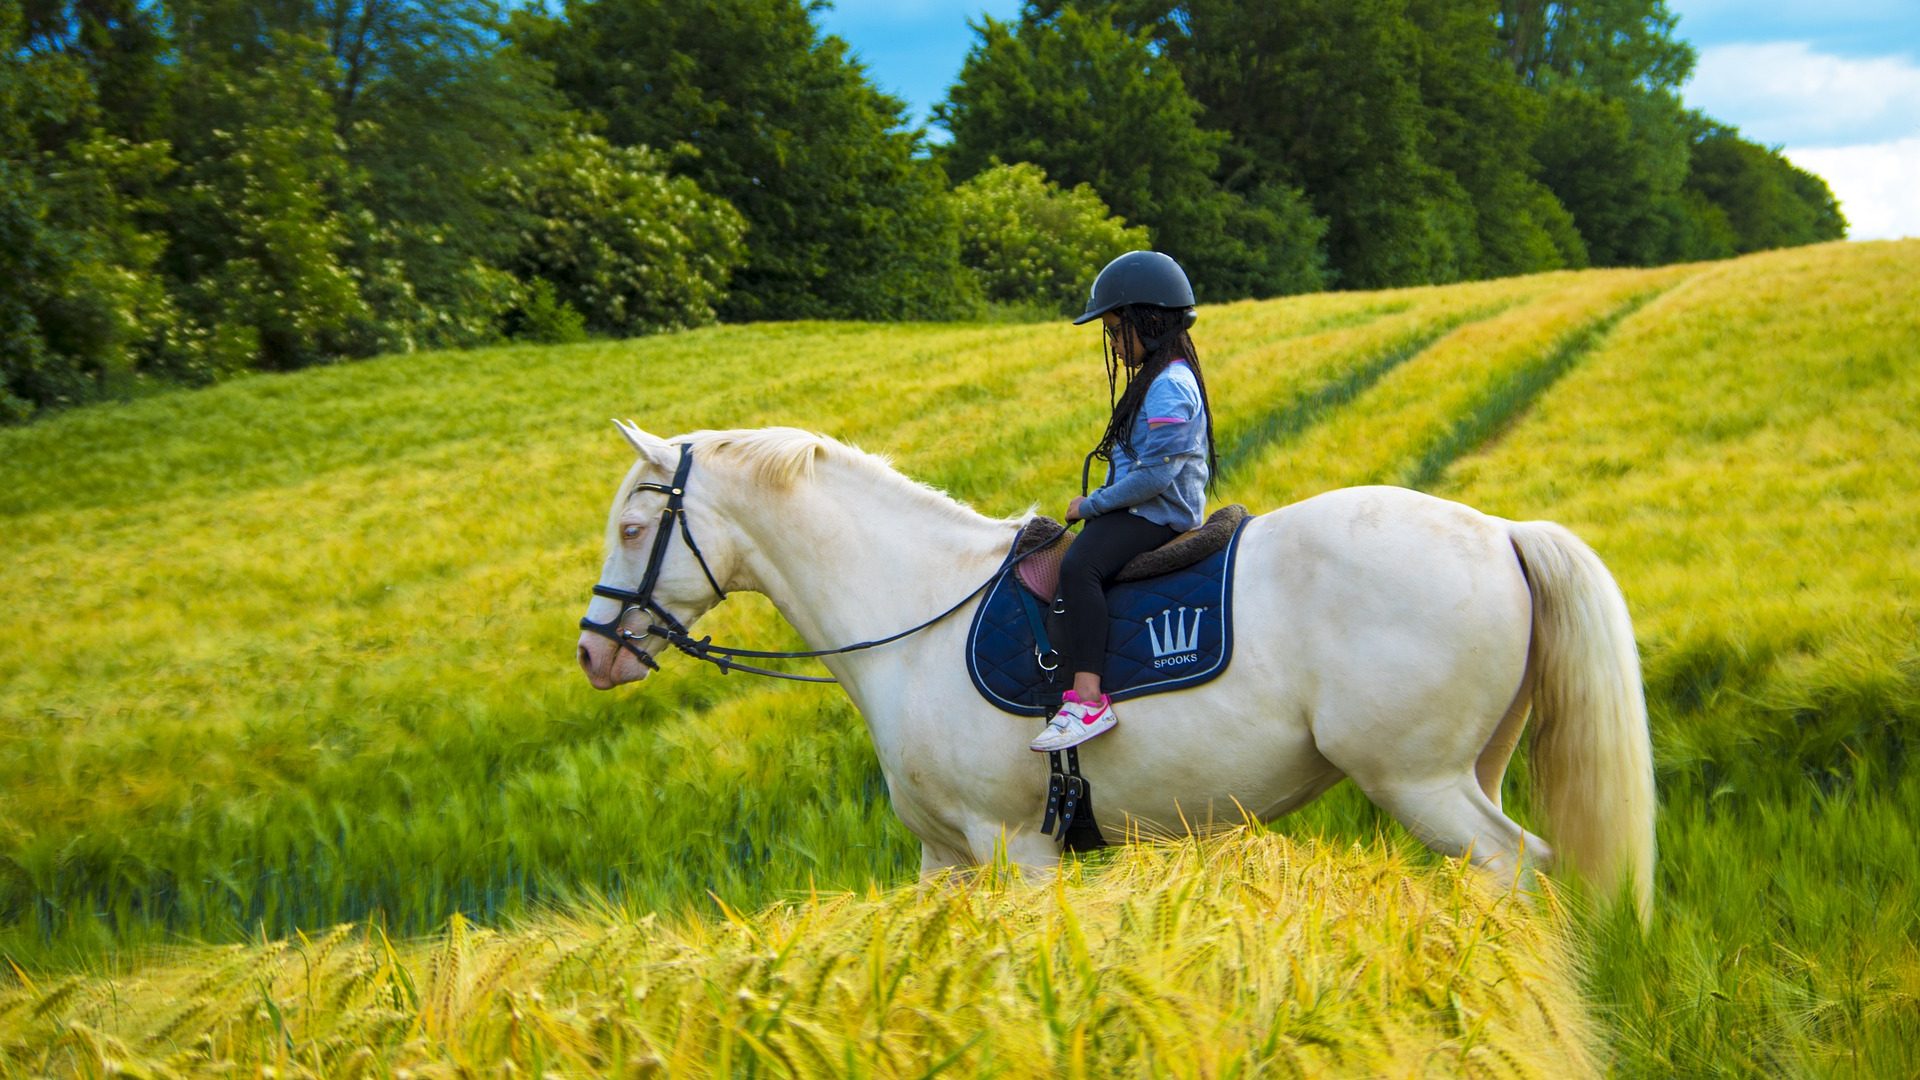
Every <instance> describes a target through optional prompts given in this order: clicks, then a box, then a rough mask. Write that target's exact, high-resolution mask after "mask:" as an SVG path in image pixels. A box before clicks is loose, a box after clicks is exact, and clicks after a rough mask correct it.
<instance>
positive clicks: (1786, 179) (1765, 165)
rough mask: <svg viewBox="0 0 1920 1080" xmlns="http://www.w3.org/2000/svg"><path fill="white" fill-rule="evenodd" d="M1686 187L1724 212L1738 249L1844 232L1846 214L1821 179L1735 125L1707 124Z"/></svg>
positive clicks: (1804, 241)
mask: <svg viewBox="0 0 1920 1080" xmlns="http://www.w3.org/2000/svg"><path fill="white" fill-rule="evenodd" d="M1687 190H1688V192H1689V193H1694V194H1697V195H1698V196H1699V197H1700V198H1701V199H1702V200H1704V201H1705V202H1707V203H1709V204H1711V205H1712V206H1713V207H1714V208H1716V209H1718V210H1719V211H1720V212H1721V213H1722V214H1723V215H1724V216H1725V219H1726V222H1727V227H1728V229H1729V231H1730V233H1731V234H1732V249H1733V251H1734V252H1736V253H1740V254H1745V253H1747V252H1750V251H1763V250H1766V249H1768V248H1777V247H1791V246H1793V245H1797V244H1811V243H1817V242H1819V241H1822V240H1838V239H1841V238H1842V237H1844V236H1845V235H1846V231H1847V223H1846V219H1845V218H1844V217H1842V216H1841V214H1840V206H1839V203H1838V202H1837V201H1835V199H1834V197H1833V191H1832V189H1830V188H1829V187H1827V182H1826V181H1825V180H1822V179H1820V178H1819V177H1817V176H1814V175H1813V174H1812V173H1809V172H1805V171H1803V170H1801V169H1799V168H1797V167H1795V166H1794V164H1793V163H1792V162H1790V161H1788V160H1787V159H1786V158H1784V157H1782V156H1781V155H1780V152H1779V151H1777V150H1769V149H1767V148H1766V147H1764V146H1761V145H1759V144H1758V143H1754V142H1749V141H1748V140H1746V139H1743V138H1741V137H1740V134H1739V131H1738V130H1737V129H1735V128H1731V127H1725V126H1722V125H1718V124H1708V125H1706V126H1705V130H1703V131H1702V133H1701V135H1700V137H1699V138H1698V139H1697V140H1696V141H1695V142H1694V144H1693V160H1692V169H1691V171H1690V172H1689V173H1688V175H1687Z"/></svg>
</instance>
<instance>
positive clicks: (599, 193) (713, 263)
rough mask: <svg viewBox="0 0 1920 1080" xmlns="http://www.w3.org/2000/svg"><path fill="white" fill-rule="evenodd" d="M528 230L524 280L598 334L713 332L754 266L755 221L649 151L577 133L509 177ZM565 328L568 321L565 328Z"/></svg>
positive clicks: (509, 197) (504, 184)
mask: <svg viewBox="0 0 1920 1080" xmlns="http://www.w3.org/2000/svg"><path fill="white" fill-rule="evenodd" d="M500 183H501V190H502V194H503V195H504V197H505V199H506V201H507V202H508V203H509V204H511V205H512V206H513V207H515V208H516V209H517V210H518V211H519V212H520V215H521V217H522V219H523V221H524V225H523V230H522V232H521V233H520V236H519V240H520V244H519V252H518V254H517V255H516V257H515V259H514V262H513V264H512V268H513V270H514V271H515V272H516V273H517V274H518V275H519V276H520V277H521V278H522V279H524V280H527V281H530V282H535V283H537V284H546V285H548V286H550V289H551V292H550V293H547V294H543V293H541V292H540V291H539V290H538V289H537V288H536V289H535V290H534V291H533V292H532V293H530V300H531V301H533V302H532V303H531V304H530V305H529V306H528V307H526V308H525V309H524V311H523V315H522V318H523V320H527V321H531V322H542V323H544V322H546V321H547V320H545V319H536V318H533V316H535V315H536V314H537V312H538V311H539V310H540V307H541V304H542V303H543V302H544V301H542V299H541V298H542V296H543V295H545V296H548V297H550V298H552V299H553V300H555V301H557V302H558V303H564V304H566V305H568V306H570V307H572V308H573V309H574V310H575V311H577V312H579V313H580V315H581V316H582V317H583V318H584V319H585V325H586V327H587V328H588V329H591V330H594V331H597V332H600V333H605V334H617V335H630V334H643V333H649V332H652V331H656V330H669V329H678V328H682V327H690V326H699V325H702V324H704V323H710V322H712V321H713V319H714V305H715V304H716V303H717V302H718V301H719V300H720V298H721V297H722V296H724V295H725V294H726V287H727V279H728V277H729V275H731V274H732V273H733V271H734V269H735V268H736V267H738V266H739V265H740V263H741V262H742V261H743V260H744V257H745V254H746V247H745V244H744V243H743V242H742V236H743V234H744V233H745V230H746V223H745V222H744V221H743V220H742V219H741V217H740V214H739V212H738V211H736V210H734V208H733V207H732V206H730V205H728V204H727V203H726V201H725V200H723V199H720V198H718V197H717V196H713V195H709V194H707V193H706V192H704V191H701V190H700V188H699V186H698V185H696V184H695V183H694V182H693V181H691V180H689V179H687V178H685V177H671V178H670V177H668V176H667V174H666V169H665V165H664V163H663V162H662V161H661V160H660V159H659V157H658V156H657V155H655V154H653V153H652V152H650V151H648V150H646V149H645V148H642V147H625V148H621V147H615V146H612V145H609V144H608V143H607V141H606V140H605V139H602V138H600V137H599V136H597V135H590V134H584V133H576V134H574V135H572V136H571V137H569V138H567V139H565V140H562V141H560V142H556V143H555V144H554V145H553V146H551V147H549V148H548V149H547V150H546V151H545V152H543V153H541V154H539V155H538V156H536V157H535V158H533V160H531V161H530V162H528V163H527V164H526V165H525V166H523V167H521V168H519V169H517V170H513V171H511V172H508V173H507V174H505V175H504V176H503V177H502V178H501V181H500ZM554 321H557V316H556V317H555V320H554Z"/></svg>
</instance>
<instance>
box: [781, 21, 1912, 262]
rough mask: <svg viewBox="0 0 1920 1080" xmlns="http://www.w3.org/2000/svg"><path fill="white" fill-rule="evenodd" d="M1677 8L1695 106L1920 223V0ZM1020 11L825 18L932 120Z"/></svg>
mask: <svg viewBox="0 0 1920 1080" xmlns="http://www.w3.org/2000/svg"><path fill="white" fill-rule="evenodd" d="M1667 7H1668V9H1669V10H1670V11H1672V12H1674V13H1675V14H1676V15H1678V16H1679V17H1680V23H1679V27H1678V29H1677V31H1676V33H1677V34H1678V36H1679V37H1681V38H1683V39H1685V40H1686V41H1689V42H1691V43H1692V44H1693V46H1694V47H1695V48H1696V49H1697V50H1699V54H1700V58H1699V61H1698V63H1696V64H1695V65H1694V71H1693V78H1692V79H1691V80H1689V81H1688V83H1687V84H1686V85H1685V86H1684V87H1682V88H1681V96H1682V97H1683V98H1684V99H1685V101H1686V103H1687V104H1688V105H1690V106H1692V107H1693V108H1697V109H1700V110H1702V111H1704V112H1705V113H1706V114H1707V115H1708V116H1711V117H1713V118H1714V119H1716V120H1719V121H1721V122H1723V123H1728V124H1732V125H1734V126H1735V127H1738V128H1739V129H1740V132H1741V134H1743V135H1745V136H1746V137H1747V138H1749V139H1752V140H1754V141H1756V142H1759V143H1763V144H1765V145H1767V146H1774V147H1779V148H1780V149H1781V150H1782V152H1783V153H1785V154H1786V156H1787V158H1788V160H1790V161H1792V162H1793V163H1794V164H1796V165H1798V166H1800V167H1801V168H1803V169H1806V170H1808V171H1809V172H1814V173H1818V174H1819V175H1820V176H1823V177H1825V178H1826V180H1827V183H1828V184H1829V185H1830V186H1831V187H1832V188H1833V192H1834V194H1835V195H1836V196H1837V197H1838V198H1839V199H1840V209H1841V211H1842V212H1843V213H1845V214H1846V216H1847V221H1848V223H1849V226H1850V227H1849V229H1848V235H1849V236H1850V237H1852V238H1853V239H1856V240H1877V239H1888V238H1892V237H1900V236H1920V0H1819V2H1810V0H1667ZM1019 10H1020V3H1019V0H837V2H836V3H835V4H834V6H833V7H831V8H829V9H826V10H824V11H822V12H821V14H820V16H819V19H820V23H821V25H822V26H823V28H824V29H825V30H826V31H827V32H828V33H832V34H837V35H839V36H840V37H841V38H843V39H845V40H846V42H847V43H848V44H849V45H850V46H851V47H852V50H853V52H854V55H855V56H857V57H858V58H859V59H860V60H861V61H862V62H863V63H865V64H866V66H867V69H868V74H869V75H870V76H871V77H872V79H873V81H874V82H875V84H877V85H878V86H879V87H880V88H881V89H883V90H885V91H887V92H888V93H891V94H894V95H895V96H897V97H900V98H901V99H903V100H905V101H906V102H907V105H908V108H909V111H910V112H911V115H912V117H913V119H914V122H916V123H925V122H926V121H927V120H928V118H929V115H930V110H931V108H932V106H933V103H934V102H936V101H939V100H940V99H941V98H943V97H945V96H946V92H947V88H948V87H949V86H951V85H952V83H953V81H954V79H955V78H956V77H958V75H959V73H960V64H961V61H963V60H964V59H965V58H966V55H967V49H968V47H969V46H971V45H972V44H973V41H974V34H973V31H972V30H971V29H969V28H968V23H969V22H970V21H973V22H977V21H978V20H979V19H980V17H981V16H982V15H991V16H993V17H994V18H998V19H1010V18H1012V17H1014V16H1015V15H1016V14H1018V12H1019ZM930 133H931V134H932V135H933V136H934V137H935V138H941V137H943V134H942V133H941V132H940V131H939V130H938V129H934V130H932V131H931V132H930Z"/></svg>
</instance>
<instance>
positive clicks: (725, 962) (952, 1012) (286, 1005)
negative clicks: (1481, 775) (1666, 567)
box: [0, 832, 1595, 1077]
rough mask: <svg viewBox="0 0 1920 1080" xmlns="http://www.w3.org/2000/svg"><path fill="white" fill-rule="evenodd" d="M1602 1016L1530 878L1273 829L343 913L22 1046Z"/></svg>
mask: <svg viewBox="0 0 1920 1080" xmlns="http://www.w3.org/2000/svg"><path fill="white" fill-rule="evenodd" d="M1594 1042H1595V1037H1594V1032H1593V1029H1592V1027H1591V1025H1590V1024H1589V1023H1588V1022H1587V1020H1586V1018H1585V1014H1584V1011H1583V1010H1582V1008H1581V1007H1580V1005H1579V1002H1578V990H1577V977H1576V974H1575V970H1574V966H1573V963H1572V962H1571V958H1570V956H1569V955H1568V954H1567V952H1566V950H1565V948H1564V946H1563V943H1562V941H1561V940H1560V939H1559V938H1557V937H1556V936H1555V935H1553V934H1552V933H1550V932H1548V930H1547V928H1546V926H1545V925H1543V923H1542V922H1541V921H1540V920H1539V919H1537V918H1536V917H1535V916H1534V915H1533V914H1532V905H1530V904H1528V903H1527V902H1526V901H1525V900H1524V898H1522V897H1519V896H1517V895H1514V894H1504V893H1500V892H1497V891H1495V890H1492V889H1491V888H1490V887H1489V886H1488V885H1487V883H1486V882H1484V881H1483V880H1481V879H1479V878H1478V877H1477V876H1476V875H1474V874H1472V873H1471V872H1469V871H1461V870H1459V869H1457V868H1456V869H1453V870H1449V871H1444V872H1439V873H1436V872H1433V871H1432V870H1428V869H1421V868H1417V867H1414V866H1411V865H1409V864H1408V863H1407V862H1405V861H1404V859H1402V858H1400V857H1399V856H1396V855H1394V854H1392V853H1390V852H1386V851H1384V850H1371V851H1369V850H1362V849H1357V848H1355V849H1342V848H1337V847H1333V848H1329V847H1323V846H1319V845H1299V844H1295V843H1291V842H1289V841H1287V840H1285V839H1282V838H1281V837H1278V836H1274V835H1271V834H1266V833H1260V832H1243V833H1241V834H1239V835H1236V836H1231V837H1227V838H1223V839H1216V840H1213V841H1209V842H1207V843H1206V844H1204V845H1199V844H1194V843H1182V844H1170V845H1139V846H1136V847H1133V848H1131V849H1129V850H1128V851H1126V852H1125V853H1124V854H1122V855H1121V856H1120V857H1119V858H1118V859H1117V860H1115V861H1113V862H1112V863H1111V864H1110V865H1108V866H1106V867H1104V868H1103V869H1102V870H1101V871H1100V872H1099V873H1097V874H1093V875H1088V876H1086V877H1081V876H1078V875H1073V876H1071V877H1070V876H1067V875H1062V876H1060V877H1057V878H1055V879H1054V881H1053V883H1052V884H1051V885H1050V886H1039V887H1035V886H1030V885H1022V884H1019V883H1017V882H1016V881H1012V880H1009V875H1008V872H1007V871H1006V870H1004V869H1001V870H1000V871H999V872H997V873H990V874H987V875H984V876H979V877H954V878H950V879H948V880H946V881H944V882H941V883H937V884H935V885H932V886H930V887H921V888H911V889H906V890H901V891H896V892H890V893H877V892H876V893H869V894H867V895H864V896H859V895H855V894H848V893H835V894H831V895H828V896H825V897H819V896H815V897H809V898H807V899H804V900H800V901H795V902H791V903H786V904H782V905H779V906H776V907H774V908H772V909H770V910H768V911H766V912H762V913H759V914H757V915H754V916H747V915H742V914H739V913H736V912H733V911H731V910H729V911H727V912H726V914H725V918H724V919H707V918H694V919H667V920H661V919H658V918H656V916H654V915H652V914H648V915H645V916H635V915H634V914H632V913H629V912H623V911H607V910H604V909H602V910H600V911H598V912H595V913H591V914H585V915H573V916H567V917H547V918H543V919H541V920H540V921H539V922H537V923H534V924H530V925H528V926H525V927H519V928H510V929H507V930H505V931H504V932H490V931H487V930H477V929H475V928H473V927H471V926H470V925H469V924H468V923H467V922H466V921H465V920H464V919H462V918H461V917H460V916H457V915H456V916H454V917H453V918H452V919H451V921H450V925H448V927H447V928H446V930H445V931H444V932H443V933H441V934H440V935H438V937H437V938H436V939H435V940H433V941H430V942H423V943H416V944H408V943H402V944H398V945H396V944H395V943H394V942H393V941H392V940H391V939H390V938H389V937H388V936H387V935H386V934H385V933H384V932H382V931H380V930H378V929H360V928H355V927H352V926H341V927H338V928H335V929H334V930H332V931H329V932H325V933H320V934H317V935H314V936H312V937H308V936H304V935H303V936H301V937H299V938H297V939H295V940H291V941H284V942H276V943H273V944H267V945H252V946H235V947H231V948H228V949H225V950H220V951H218V952H208V951H206V950H204V949H203V950H198V951H194V952H191V953H188V954H186V955H183V956H181V957H180V958H178V959H176V960H173V961H171V962H169V961H167V960H165V959H161V960H158V961H157V962H156V963H154V964H152V965H150V966H148V967H146V968H143V969H142V970H141V971H140V972H139V973H138V974H137V975H135V976H131V977H124V978H103V977H88V976H70V977H66V978H63V979H49V980H48V981H47V982H46V983H44V984H41V983H22V984H21V985H18V986H16V987H14V988H12V989H11V990H7V991H0V1064H4V1065H7V1066H11V1067H12V1068H15V1069H22V1070H24V1071H27V1072H34V1073H48V1072H59V1073H73V1074H84V1073H108V1072H116V1071H118V1072H125V1073H132V1074H134V1075H171V1074H185V1073H212V1072H230V1071H244V1072H265V1071H267V1070H271V1075H275V1076H326V1077H352V1076H362V1075H376V1076H378V1075H393V1074H396V1073H402V1074H404V1073H403V1071H413V1070H422V1069H424V1070H428V1071H435V1072H439V1071H444V1072H448V1073H460V1074H468V1073H474V1072H499V1071H506V1070H511V1071H512V1072H515V1073H519V1072H526V1073H529V1074H531V1075H534V1076H548V1075H555V1074H562V1075H609V1074H616V1073H622V1074H629V1075H656V1074H665V1075H674V1076H776V1077H806V1076H822V1077H825V1076H832V1077H848V1076H852V1077H860V1076H924V1075H937V1074H941V1073H947V1074H950V1075H955V1076H1035V1077H1038V1076H1049V1077H1110V1076H1192V1077H1203V1076H1204V1077H1213V1076H1234V1075H1246V1076H1257V1075H1291V1076H1309V1075H1324V1074H1326V1073H1328V1072H1329V1071H1337V1072H1340V1073H1344V1074H1350V1075H1385V1074H1387V1073H1390V1072H1401V1071H1405V1070H1407V1069H1409V1068H1412V1069H1413V1070H1415V1071H1417V1072H1420V1073H1439V1074H1456V1075H1478V1076H1489V1077H1530V1076H1556V1077H1560V1076H1565V1077H1572V1076H1582V1075H1589V1074H1591V1073H1593V1072H1594V1071H1595V1054H1594Z"/></svg>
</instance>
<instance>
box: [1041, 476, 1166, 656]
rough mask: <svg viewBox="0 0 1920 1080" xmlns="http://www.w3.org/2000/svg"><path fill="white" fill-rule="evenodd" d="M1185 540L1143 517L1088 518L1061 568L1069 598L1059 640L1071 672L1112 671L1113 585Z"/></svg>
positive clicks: (1116, 514)
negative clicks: (1125, 570)
mask: <svg viewBox="0 0 1920 1080" xmlns="http://www.w3.org/2000/svg"><path fill="white" fill-rule="evenodd" d="M1178 535H1180V530H1178V529H1175V528H1173V527H1172V526H1170V525H1156V524H1154V523H1153V522H1151V521H1148V520H1147V519H1146V518H1143V517H1141V516H1139V515H1138V514H1129V513H1127V512H1126V511H1125V510H1118V511H1115V512H1113V513H1111V514H1101V515H1100V516H1099V517H1092V518H1088V519H1087V521H1086V524H1084V525H1082V526H1081V527H1080V537H1079V539H1077V540H1075V541H1074V542H1073V546H1072V547H1070V548H1068V549H1067V557H1066V559H1065V560H1064V561H1062V562H1061V564H1060V595H1061V596H1063V597H1065V598H1066V611H1065V613H1064V614H1062V615H1061V617H1060V621H1061V625H1060V629H1061V633H1060V635H1059V637H1060V641H1059V643H1058V644H1059V648H1060V658H1061V660H1062V661H1063V662H1064V663H1065V664H1066V668H1067V671H1069V672H1071V673H1074V674H1078V673H1080V672H1083V671H1087V672H1093V673H1094V674H1102V673H1104V671H1105V669H1106V666H1107V582H1109V581H1112V580H1113V576H1114V575H1115V574H1118V573H1119V572H1120V568H1121V567H1123V566H1125V565H1127V562H1128V560H1130V559H1132V558H1133V557H1134V556H1135V555H1138V554H1140V553H1142V552H1145V551H1152V550H1153V549H1154V548H1157V547H1159V546H1160V545H1161V544H1164V543H1166V542H1167V541H1169V540H1171V539H1173V538H1174V537H1176V536H1178Z"/></svg>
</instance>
